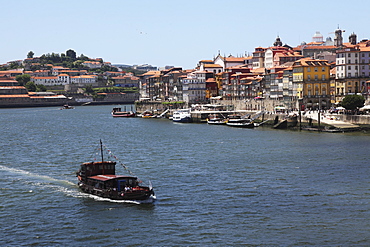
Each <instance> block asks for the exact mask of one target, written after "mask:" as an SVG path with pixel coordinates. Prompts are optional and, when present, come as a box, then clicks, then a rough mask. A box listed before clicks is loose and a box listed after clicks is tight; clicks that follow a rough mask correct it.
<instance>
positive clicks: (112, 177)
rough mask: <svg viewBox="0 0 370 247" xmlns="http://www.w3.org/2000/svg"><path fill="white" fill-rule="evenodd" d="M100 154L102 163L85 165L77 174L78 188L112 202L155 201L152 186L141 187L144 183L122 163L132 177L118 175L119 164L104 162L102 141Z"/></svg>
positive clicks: (109, 152)
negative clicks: (117, 166) (117, 167)
mask: <svg viewBox="0 0 370 247" xmlns="http://www.w3.org/2000/svg"><path fill="white" fill-rule="evenodd" d="M100 152H101V161H97V162H87V163H83V164H81V166H80V170H79V171H78V172H77V173H76V175H77V178H78V187H79V188H80V189H81V190H82V191H83V192H85V193H88V194H91V195H95V196H98V197H102V198H108V199H112V200H128V201H144V200H148V199H150V198H152V199H155V195H154V191H153V188H152V186H151V184H150V185H149V186H142V185H140V183H142V182H141V181H140V180H138V178H137V177H136V176H134V175H133V174H132V172H130V171H129V170H128V169H127V167H126V166H125V165H123V164H122V163H121V165H122V166H123V167H124V168H125V169H126V170H128V171H129V173H130V176H126V175H116V164H117V162H115V161H104V157H103V144H102V141H101V140H100ZM108 154H111V151H109V150H108ZM112 156H114V155H112ZM114 157H116V156H114Z"/></svg>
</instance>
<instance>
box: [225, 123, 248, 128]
mask: <svg viewBox="0 0 370 247" xmlns="http://www.w3.org/2000/svg"><path fill="white" fill-rule="evenodd" d="M226 125H227V126H230V127H239V128H254V127H255V126H254V123H226Z"/></svg>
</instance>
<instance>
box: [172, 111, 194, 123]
mask: <svg viewBox="0 0 370 247" xmlns="http://www.w3.org/2000/svg"><path fill="white" fill-rule="evenodd" d="M190 112H191V111H190V109H180V110H177V111H175V112H174V113H173V115H172V121H173V122H179V123H191V122H193V119H192V118H191V113H190Z"/></svg>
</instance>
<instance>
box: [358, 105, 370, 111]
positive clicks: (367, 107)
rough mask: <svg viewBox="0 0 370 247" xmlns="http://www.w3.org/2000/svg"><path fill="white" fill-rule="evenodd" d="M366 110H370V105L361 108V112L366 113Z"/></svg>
mask: <svg viewBox="0 0 370 247" xmlns="http://www.w3.org/2000/svg"><path fill="white" fill-rule="evenodd" d="M364 110H370V105H365V106H363V107H361V108H360V111H364Z"/></svg>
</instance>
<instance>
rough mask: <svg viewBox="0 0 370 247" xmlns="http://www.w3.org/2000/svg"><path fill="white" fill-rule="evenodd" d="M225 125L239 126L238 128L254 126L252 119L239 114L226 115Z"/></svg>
mask: <svg viewBox="0 0 370 247" xmlns="http://www.w3.org/2000/svg"><path fill="white" fill-rule="evenodd" d="M226 125H227V126H230V127H240V128H254V127H255V124H254V121H253V119H250V118H247V117H244V116H240V115H230V116H229V117H228V120H227V123H226Z"/></svg>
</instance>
